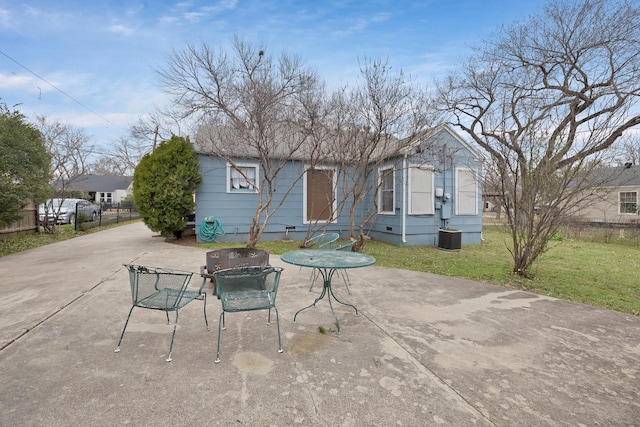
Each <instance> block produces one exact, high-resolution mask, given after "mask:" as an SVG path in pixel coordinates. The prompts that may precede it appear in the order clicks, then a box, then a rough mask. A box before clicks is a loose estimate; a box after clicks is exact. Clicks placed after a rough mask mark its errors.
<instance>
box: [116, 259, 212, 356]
mask: <svg viewBox="0 0 640 427" xmlns="http://www.w3.org/2000/svg"><path fill="white" fill-rule="evenodd" d="M125 267H126V268H127V270H129V283H130V286H131V299H132V302H133V304H132V306H131V309H130V310H129V315H128V316H127V320H126V322H125V323H124V328H122V334H120V339H119V340H118V346H117V347H116V349H115V352H116V353H118V352H119V351H120V344H121V343H122V338H123V337H124V332H125V330H126V329H127V324H128V323H129V319H130V318H131V313H132V312H133V309H134V308H135V307H140V308H148V309H151V310H160V311H164V312H165V314H166V315H167V324H169V323H170V321H169V312H170V311H175V312H176V321H175V323H174V324H173V334H172V335H171V345H170V346H169V355H168V356H167V359H166V360H167V362H171V353H172V351H173V339H174V338H175V335H176V327H177V326H178V310H180V309H181V308H182V307H184V306H185V305H187V304H189V303H190V302H191V301H193V300H196V299H199V300H202V301H203V303H204V322H205V325H206V326H207V330H209V322H208V320H207V294H205V293H204V292H203V291H202V289H203V288H204V285H205V283H206V281H207V280H206V278H205V279H203V281H202V284H201V285H200V288H199V289H198V290H187V286H188V285H189V281H190V280H191V277H192V276H193V273H191V272H186V271H178V270H169V269H166V268H158V267H146V266H142V265H132V264H125Z"/></svg>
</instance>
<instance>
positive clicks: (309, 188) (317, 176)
mask: <svg viewBox="0 0 640 427" xmlns="http://www.w3.org/2000/svg"><path fill="white" fill-rule="evenodd" d="M334 181H335V170H334V169H329V168H309V169H307V170H306V172H305V174H304V192H305V194H304V219H305V223H307V224H308V223H310V222H331V221H334V220H335V218H334V212H335V209H336V206H335V203H336V195H335V188H336V186H335V183H334Z"/></svg>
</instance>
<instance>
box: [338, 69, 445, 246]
mask: <svg viewBox="0 0 640 427" xmlns="http://www.w3.org/2000/svg"><path fill="white" fill-rule="evenodd" d="M360 72H361V75H360V81H359V82H358V84H357V85H356V86H355V87H354V88H352V89H348V88H344V89H341V90H340V91H337V92H335V93H334V94H333V96H332V101H331V102H332V105H331V108H330V111H332V114H331V116H330V121H329V123H330V124H331V127H332V129H334V130H335V131H334V134H333V135H332V137H331V138H330V139H331V140H332V141H334V144H333V145H332V150H331V153H332V158H333V161H334V162H335V163H336V164H338V165H339V171H340V174H341V175H342V179H341V182H342V183H343V185H342V193H343V195H344V200H342V202H341V206H340V207H343V206H347V207H348V209H349V234H350V237H351V238H355V239H356V243H355V244H354V246H353V250H354V251H359V250H361V248H362V246H363V245H364V242H365V236H366V234H367V233H366V229H367V227H368V226H369V225H370V224H371V223H372V222H373V221H374V219H375V218H376V215H377V214H378V198H377V197H375V195H376V194H377V192H378V191H379V188H380V185H381V183H382V180H379V179H378V176H377V174H378V169H379V167H380V166H382V165H383V164H384V163H385V162H387V161H388V159H390V158H394V157H397V156H399V155H400V153H401V152H402V151H403V150H404V149H406V148H407V147H409V146H411V145H412V144H414V143H415V142H416V141H418V140H419V139H420V138H421V137H422V135H423V132H424V131H425V130H426V129H427V127H428V126H429V125H431V124H432V119H433V115H432V114H431V112H432V110H431V103H430V102H429V101H428V99H427V96H426V93H425V92H424V91H423V90H422V89H420V88H419V87H418V86H417V85H416V84H414V82H412V81H411V80H410V78H409V77H408V76H406V75H405V74H404V73H403V71H402V70H399V71H398V72H394V70H393V69H392V67H391V66H390V65H389V63H388V61H383V60H380V59H365V60H364V61H363V63H362V64H361V67H360ZM371 195H374V197H373V205H372V207H371V208H370V209H368V210H366V211H365V213H364V216H363V217H362V218H361V219H359V218H357V217H356V214H357V212H358V210H359V209H361V208H362V207H363V206H365V204H364V203H363V202H364V201H365V200H366V199H367V197H370V196H371Z"/></svg>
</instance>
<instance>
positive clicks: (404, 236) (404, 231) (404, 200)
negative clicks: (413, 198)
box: [402, 154, 407, 243]
mask: <svg viewBox="0 0 640 427" xmlns="http://www.w3.org/2000/svg"><path fill="white" fill-rule="evenodd" d="M406 207H407V155H406V154H405V155H404V158H403V159H402V243H407V209H406Z"/></svg>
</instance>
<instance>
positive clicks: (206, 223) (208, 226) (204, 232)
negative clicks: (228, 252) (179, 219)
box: [199, 216, 238, 243]
mask: <svg viewBox="0 0 640 427" xmlns="http://www.w3.org/2000/svg"><path fill="white" fill-rule="evenodd" d="M237 232H238V227H236V231H235V233H233V236H231V237H230V238H229V240H231V239H233V237H234V236H235V235H236V233H237ZM199 235H200V239H202V240H205V241H207V242H218V243H219V242H221V240H220V238H221V237H222V236H224V235H225V231H224V227H223V226H222V223H221V222H220V220H218V218H215V217H212V216H208V217H206V218H204V219H203V220H202V222H201V223H200V232H199Z"/></svg>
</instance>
